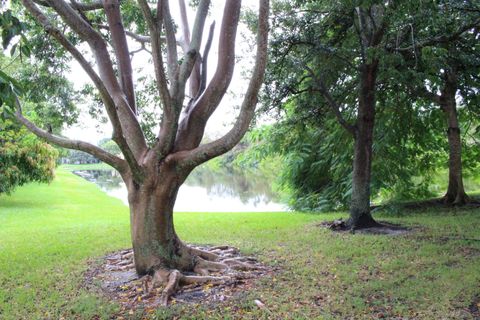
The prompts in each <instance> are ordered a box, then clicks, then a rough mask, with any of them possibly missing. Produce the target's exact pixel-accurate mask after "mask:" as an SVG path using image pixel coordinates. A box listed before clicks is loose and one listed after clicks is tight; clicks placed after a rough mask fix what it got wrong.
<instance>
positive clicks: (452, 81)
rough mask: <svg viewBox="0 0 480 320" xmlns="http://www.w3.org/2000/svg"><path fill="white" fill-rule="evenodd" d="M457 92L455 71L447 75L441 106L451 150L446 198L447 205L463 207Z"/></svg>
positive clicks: (463, 191)
mask: <svg viewBox="0 0 480 320" xmlns="http://www.w3.org/2000/svg"><path fill="white" fill-rule="evenodd" d="M456 91H457V85H456V77H455V74H454V72H453V71H446V73H445V87H444V88H443V90H442V91H441V95H440V106H441V108H442V110H443V112H444V113H445V116H446V118H447V125H448V129H447V136H448V148H449V160H448V189H447V193H446V194H445V196H444V198H443V199H444V202H445V203H447V204H456V205H457V204H458V205H462V204H465V203H466V202H467V201H468V196H467V194H466V193H465V189H464V187H463V177H462V141H461V137H460V127H459V122H458V116H457V104H456V101H455V94H456Z"/></svg>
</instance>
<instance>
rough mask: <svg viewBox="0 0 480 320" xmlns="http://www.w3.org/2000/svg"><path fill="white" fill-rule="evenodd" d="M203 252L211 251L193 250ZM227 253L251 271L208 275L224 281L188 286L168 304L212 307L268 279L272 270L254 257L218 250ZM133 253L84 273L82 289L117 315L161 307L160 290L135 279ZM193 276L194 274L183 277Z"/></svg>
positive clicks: (113, 255)
mask: <svg viewBox="0 0 480 320" xmlns="http://www.w3.org/2000/svg"><path fill="white" fill-rule="evenodd" d="M194 247H195V248H197V249H200V250H203V251H209V252H211V251H212V247H201V246H194ZM222 250H223V251H224V252H227V251H228V253H227V254H226V256H225V257H228V258H229V259H241V260H244V261H248V263H249V265H250V266H253V267H254V269H252V270H243V271H239V270H234V269H228V270H225V271H222V272H217V273H212V274H211V275H212V276H221V277H226V278H228V279H226V280H224V281H222V282H220V283H218V282H217V283H204V284H198V283H195V284H190V285H186V286H182V287H181V288H180V289H179V290H178V291H177V292H176V294H175V295H174V296H173V297H172V299H171V304H175V305H178V304H197V303H201V304H215V303H220V302H224V301H226V300H227V299H230V298H232V297H235V296H238V294H239V293H241V292H245V291H247V290H251V289H252V288H253V287H254V284H255V282H256V280H257V279H258V278H260V277H265V276H268V277H272V275H273V273H274V269H273V268H268V267H266V266H264V265H262V264H261V263H260V262H258V260H257V259H256V258H254V257H246V256H242V255H241V254H240V252H239V251H238V250H237V249H235V248H231V247H225V248H223V247H222ZM132 257H133V252H132V250H131V249H127V250H121V251H117V252H114V253H111V254H109V255H107V256H105V257H103V258H102V259H101V262H100V263H98V262H97V263H95V262H92V263H90V266H89V269H88V270H87V272H86V273H85V287H86V288H87V289H88V290H92V291H96V292H100V293H101V294H103V295H105V296H106V297H108V298H109V300H111V301H114V302H117V303H118V304H120V305H121V310H120V312H119V314H122V313H125V312H130V311H132V310H136V309H139V308H141V309H142V312H146V313H150V312H154V311H155V309H156V308H157V307H159V306H160V305H161V293H162V290H163V289H164V288H163V287H156V288H153V287H152V277H151V276H148V275H147V276H144V277H141V278H139V277H138V276H137V274H136V272H135V269H134V266H133V260H132V259H133V258H132ZM185 274H186V275H194V273H191V274H189V273H185Z"/></svg>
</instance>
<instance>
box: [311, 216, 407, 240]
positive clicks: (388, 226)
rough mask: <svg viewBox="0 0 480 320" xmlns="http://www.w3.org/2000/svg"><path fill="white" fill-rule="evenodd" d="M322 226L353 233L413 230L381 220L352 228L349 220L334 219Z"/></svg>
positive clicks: (398, 233) (400, 233)
mask: <svg viewBox="0 0 480 320" xmlns="http://www.w3.org/2000/svg"><path fill="white" fill-rule="evenodd" d="M319 226H320V227H324V228H328V229H330V230H333V231H336V232H352V233H363V234H381V235H392V236H394V235H402V234H405V233H408V232H410V231H411V229H409V228H406V227H403V226H401V225H397V224H393V223H389V222H385V221H381V222H376V221H375V220H374V223H372V224H368V225H364V226H363V227H362V228H357V229H352V227H351V225H349V224H348V220H343V219H339V220H334V221H324V222H322V223H320V224H319Z"/></svg>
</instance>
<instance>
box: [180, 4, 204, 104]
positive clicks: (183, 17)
mask: <svg viewBox="0 0 480 320" xmlns="http://www.w3.org/2000/svg"><path fill="white" fill-rule="evenodd" d="M178 4H179V6H180V22H181V27H182V33H183V36H182V37H183V39H182V41H181V47H182V50H183V54H184V55H186V54H187V52H188V47H189V45H190V27H189V23H188V18H187V9H186V6H185V0H178ZM200 72H201V71H200V62H199V60H198V59H197V60H196V62H195V65H194V67H193V70H192V73H191V75H190V78H189V84H190V97H192V98H194V97H195V95H196V94H197V93H198V91H199V88H200V82H201V75H200Z"/></svg>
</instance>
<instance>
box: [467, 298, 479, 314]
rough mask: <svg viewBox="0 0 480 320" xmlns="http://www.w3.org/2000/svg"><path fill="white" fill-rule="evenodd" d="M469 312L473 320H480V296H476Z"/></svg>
mask: <svg viewBox="0 0 480 320" xmlns="http://www.w3.org/2000/svg"><path fill="white" fill-rule="evenodd" d="M468 311H470V314H471V315H472V317H473V319H480V296H475V298H474V299H473V301H472V303H471V304H470V306H469V307H468Z"/></svg>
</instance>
